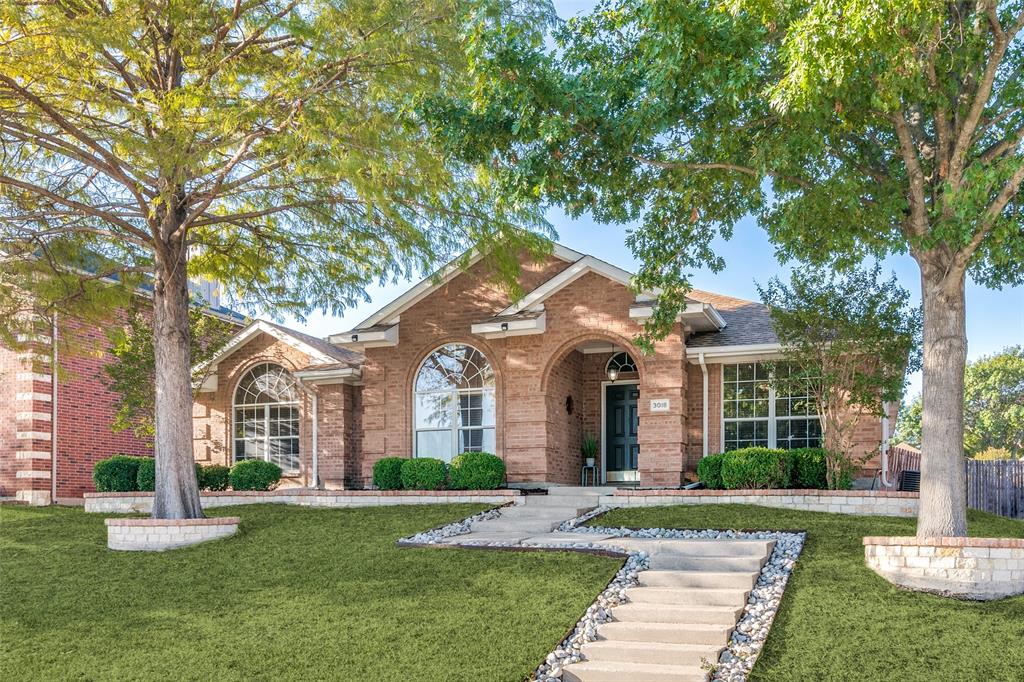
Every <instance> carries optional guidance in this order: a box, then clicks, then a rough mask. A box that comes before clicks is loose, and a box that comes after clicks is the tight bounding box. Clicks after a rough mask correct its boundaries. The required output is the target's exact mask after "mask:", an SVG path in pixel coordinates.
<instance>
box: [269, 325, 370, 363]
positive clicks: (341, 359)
mask: <svg viewBox="0 0 1024 682" xmlns="http://www.w3.org/2000/svg"><path fill="white" fill-rule="evenodd" d="M264 322H265V323H266V324H268V325H270V326H271V327H273V328H275V329H278V330H280V331H281V332H282V333H284V334H288V335H289V336H291V337H292V338H294V339H298V340H299V341H302V342H303V343H305V344H306V345H309V346H312V347H313V348H315V349H317V350H318V351H320V352H321V353H323V354H324V355H326V356H328V357H331V358H334V359H335V360H337V361H338V365H339V366H342V367H359V366H360V365H362V364H363V354H362V353H357V352H355V351H354V350H349V349H348V348H339V347H338V346H335V345H334V344H333V343H328V342H327V341H325V340H323V339H319V338H317V337H315V336H310V335H309V334H305V333H303V332H300V331H296V330H295V329H291V328H289V327H285V326H283V325H280V324H276V323H274V322H268V321H267V320H264ZM318 368H320V366H319V365H318Z"/></svg>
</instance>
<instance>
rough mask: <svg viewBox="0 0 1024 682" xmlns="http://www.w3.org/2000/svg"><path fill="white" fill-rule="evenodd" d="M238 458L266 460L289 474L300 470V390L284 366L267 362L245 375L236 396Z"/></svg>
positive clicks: (236, 459) (235, 447) (238, 460)
mask: <svg viewBox="0 0 1024 682" xmlns="http://www.w3.org/2000/svg"><path fill="white" fill-rule="evenodd" d="M233 412H234V457H235V461H236V462H240V461H242V460H244V459H263V460H266V461H268V462H273V463H274V464H276V465H278V466H279V467H281V471H282V472H284V473H285V474H295V473H298V471H299V391H298V386H297V384H296V382H295V378H294V377H293V376H292V375H291V374H290V373H289V372H288V371H287V370H286V369H285V368H284V367H281V366H280V365H275V364H273V363H269V362H264V363H261V364H259V365H256V366H255V367H253V368H252V369H250V370H249V371H248V372H246V373H245V375H244V376H243V377H242V379H241V381H239V382H238V388H236V389H235V399H234V410H233Z"/></svg>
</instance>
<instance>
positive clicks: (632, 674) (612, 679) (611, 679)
mask: <svg viewBox="0 0 1024 682" xmlns="http://www.w3.org/2000/svg"><path fill="white" fill-rule="evenodd" d="M562 679H563V680H565V681H566V682H622V680H626V679H628V680H629V681H630V682H705V680H707V679H708V672H707V671H706V670H702V669H701V668H700V667H698V666H683V665H657V664H653V663H613V662H608V661H593V662H584V663H573V664H572V665H568V666H566V667H565V669H564V670H563V672H562Z"/></svg>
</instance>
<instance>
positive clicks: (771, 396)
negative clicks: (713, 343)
mask: <svg viewBox="0 0 1024 682" xmlns="http://www.w3.org/2000/svg"><path fill="white" fill-rule="evenodd" d="M751 364H752V365H760V364H762V362H759V361H756V360H754V361H748V362H725V363H722V371H721V372H720V374H721V375H722V380H721V386H720V389H721V392H720V393H719V395H720V399H719V403H720V411H719V413H720V417H721V421H720V423H719V427H720V430H719V434H720V437H719V438H720V441H721V442H720V443H719V445H720V446H721V451H722V452H727V450H726V449H725V448H726V445H725V425H726V424H727V423H739V422H760V421H764V420H766V419H767V420H768V444H767V445H764V446H760V445H755V446H750V447H767V448H773V449H774V448H778V439H777V438H776V436H777V433H778V428H777V423H778V420H780V419H786V420H792V419H794V417H793V416H792V415H786V416H782V417H777V416H776V414H775V399H776V393H775V386H774V385H772V383H771V381H770V379H769V380H768V381H769V384H768V398H767V400H768V416H767V417H728V418H727V417H726V416H725V384H726V381H725V368H726V367H727V366H729V365H733V366H736V367H738V366H739V365H751ZM785 397H787V398H791V397H794V396H785ZM796 397H800V396H796ZM795 418H796V419H817V420H818V423H819V424H820V423H821V415H811V414H809V415H797V416H796V417H795ZM808 447H815V446H808ZM817 447H821V443H819V444H818V446H817Z"/></svg>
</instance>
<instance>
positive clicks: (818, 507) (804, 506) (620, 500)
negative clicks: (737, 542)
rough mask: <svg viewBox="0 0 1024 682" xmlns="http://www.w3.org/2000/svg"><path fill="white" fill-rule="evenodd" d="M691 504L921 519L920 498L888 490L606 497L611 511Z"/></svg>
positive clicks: (622, 492) (625, 492)
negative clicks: (919, 517) (611, 508)
mask: <svg viewBox="0 0 1024 682" xmlns="http://www.w3.org/2000/svg"><path fill="white" fill-rule="evenodd" d="M677 504H678V505H687V504H754V505H760V506H762V507H777V508H784V509H799V510H802V511H816V512H829V513H832V514H859V515H864V516H900V517H915V516H917V505H918V494H917V493H907V492H895V491H887V490H798V489H792V490H674V489H652V490H629V489H624V488H620V489H619V490H616V491H615V492H614V494H612V495H602V496H601V505H602V506H608V507H654V506H664V505H677Z"/></svg>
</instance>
